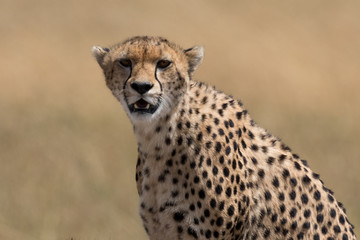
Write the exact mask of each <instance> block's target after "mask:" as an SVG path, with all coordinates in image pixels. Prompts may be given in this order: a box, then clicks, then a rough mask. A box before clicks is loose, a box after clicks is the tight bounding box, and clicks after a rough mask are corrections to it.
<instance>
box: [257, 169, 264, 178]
mask: <svg viewBox="0 0 360 240" xmlns="http://www.w3.org/2000/svg"><path fill="white" fill-rule="evenodd" d="M258 175H259V177H260V178H264V176H265V172H264V170H263V169H260V170H259V171H258Z"/></svg>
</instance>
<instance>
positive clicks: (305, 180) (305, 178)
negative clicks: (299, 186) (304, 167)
mask: <svg viewBox="0 0 360 240" xmlns="http://www.w3.org/2000/svg"><path fill="white" fill-rule="evenodd" d="M302 182H303V183H304V184H306V185H307V184H309V183H310V182H311V179H310V178H309V177H308V176H307V175H305V176H303V178H302Z"/></svg>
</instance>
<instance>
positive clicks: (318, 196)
mask: <svg viewBox="0 0 360 240" xmlns="http://www.w3.org/2000/svg"><path fill="white" fill-rule="evenodd" d="M320 198H321V193H320V192H319V191H318V190H316V191H315V192H314V199H315V200H316V201H319V200H320Z"/></svg>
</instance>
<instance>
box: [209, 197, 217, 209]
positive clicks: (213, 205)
mask: <svg viewBox="0 0 360 240" xmlns="http://www.w3.org/2000/svg"><path fill="white" fill-rule="evenodd" d="M210 206H211V207H212V208H216V200H215V199H214V198H212V199H211V200H210Z"/></svg>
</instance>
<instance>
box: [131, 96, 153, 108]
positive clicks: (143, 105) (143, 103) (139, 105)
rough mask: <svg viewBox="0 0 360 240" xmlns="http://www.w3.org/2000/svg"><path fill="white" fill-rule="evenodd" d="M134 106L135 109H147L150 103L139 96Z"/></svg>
mask: <svg viewBox="0 0 360 240" xmlns="http://www.w3.org/2000/svg"><path fill="white" fill-rule="evenodd" d="M134 108H135V109H149V108H150V104H149V103H148V102H147V101H145V100H144V99H142V98H141V99H140V100H139V101H137V102H136V103H135V104H134Z"/></svg>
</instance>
